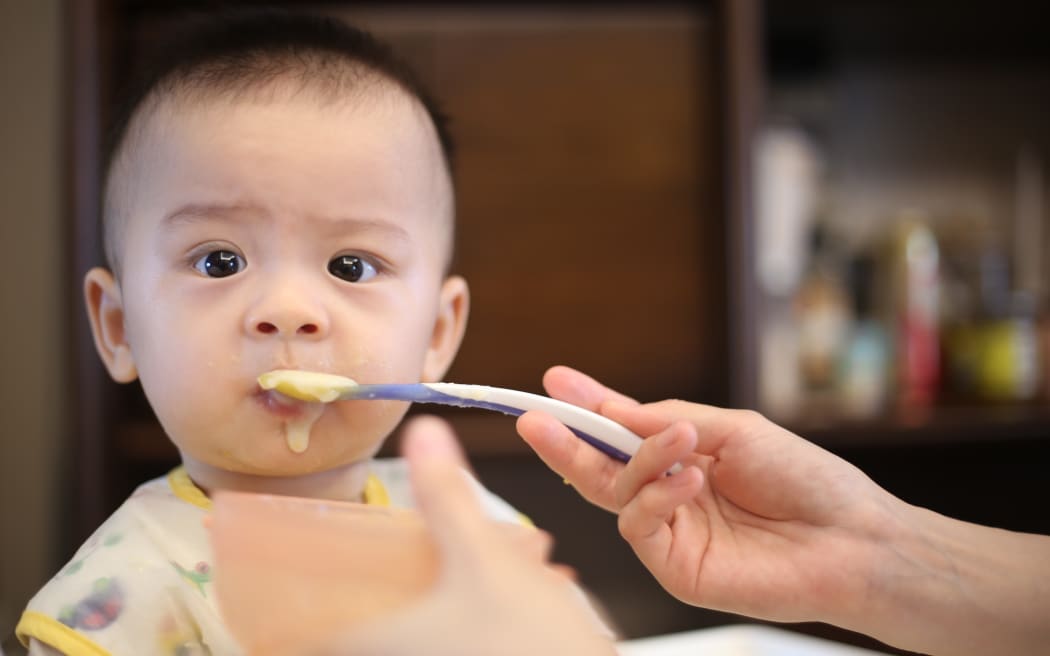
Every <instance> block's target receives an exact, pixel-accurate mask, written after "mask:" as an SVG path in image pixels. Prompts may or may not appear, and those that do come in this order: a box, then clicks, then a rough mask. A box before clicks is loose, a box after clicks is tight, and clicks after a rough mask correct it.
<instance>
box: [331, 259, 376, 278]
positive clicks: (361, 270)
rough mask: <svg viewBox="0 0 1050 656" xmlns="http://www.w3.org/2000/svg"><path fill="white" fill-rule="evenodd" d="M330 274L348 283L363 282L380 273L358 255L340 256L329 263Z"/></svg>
mask: <svg viewBox="0 0 1050 656" xmlns="http://www.w3.org/2000/svg"><path fill="white" fill-rule="evenodd" d="M328 273H330V274H332V275H333V276H335V277H336V278H341V279H343V280H345V281H347V282H362V281H365V280H370V279H372V278H374V277H375V276H376V275H377V274H378V271H376V268H375V267H374V266H372V264H371V263H369V262H368V261H366V260H364V259H362V258H360V257H358V256H356V255H340V256H338V257H334V258H332V261H331V262H329V263H328Z"/></svg>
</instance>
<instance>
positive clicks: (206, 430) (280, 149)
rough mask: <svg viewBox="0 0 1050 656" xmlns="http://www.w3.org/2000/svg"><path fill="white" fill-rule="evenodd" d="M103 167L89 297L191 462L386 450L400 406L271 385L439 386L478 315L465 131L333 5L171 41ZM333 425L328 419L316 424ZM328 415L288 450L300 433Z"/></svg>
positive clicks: (240, 468) (335, 457)
mask: <svg viewBox="0 0 1050 656" xmlns="http://www.w3.org/2000/svg"><path fill="white" fill-rule="evenodd" d="M167 57H168V59H167V60H165V61H161V62H159V64H158V66H157V67H156V68H155V69H152V70H153V73H152V75H151V77H150V79H149V80H148V82H147V83H146V84H145V86H144V87H143V90H142V91H141V92H139V93H138V94H137V95H135V96H134V97H133V101H132V103H131V105H130V107H129V110H128V111H127V112H126V119H125V120H124V121H122V122H121V123H120V124H118V129H117V130H116V132H115V134H116V139H115V141H114V144H115V145H114V147H113V149H112V155H111V157H110V159H109V162H108V165H107V177H106V187H105V195H104V208H103V217H104V236H105V245H106V255H107V259H108V261H109V264H110V270H106V269H94V270H92V271H91V272H89V273H88V275H87V277H86V280H85V294H86V299H87V304H88V309H89V315H90V317H91V320H92V321H91V323H92V327H93V330H94V334H95V341H96V345H97V346H98V350H99V353H100V355H101V356H102V359H103V360H104V362H105V364H106V366H107V368H108V369H109V372H110V374H111V375H112V376H113V377H114V378H115V379H116V380H118V381H121V382H128V381H132V380H134V379H135V378H139V379H140V380H141V382H142V386H143V389H144V390H145V392H146V395H147V397H148V398H149V400H150V403H151V405H152V407H153V409H154V411H155V412H156V414H157V416H158V418H159V419H160V421H161V423H162V425H163V426H164V428H165V430H166V432H167V434H168V435H169V437H170V438H171V439H172V440H173V441H174V442H175V444H176V446H178V447H179V450H180V452H181V453H182V456H183V461H184V463H185V464H186V466H187V469H188V470H189V471H190V474H191V475H193V476H194V477H195V478H197V479H203V480H200V481H199V482H202V483H204V484H205V485H207V479H209V478H210V477H211V474H209V472H213V473H216V474H217V475H223V476H225V475H228V474H229V473H233V474H236V475H242V474H243V475H254V476H297V475H304V474H310V473H315V472H320V471H326V470H330V469H333V468H336V467H339V466H342V465H346V464H349V463H352V462H355V461H358V460H362V459H365V458H367V457H369V456H370V455H372V454H373V453H374V452H375V450H376V449H378V447H379V446H380V444H381V443H382V440H383V439H384V438H385V437H386V436H387V435H388V434H389V433H390V432H391V431H392V430H393V428H394V427H395V426H396V424H397V422H398V421H399V420H400V419H401V417H402V415H403V414H404V412H405V409H406V407H405V405H404V404H399V403H385V402H367V403H366V402H360V403H342V404H335V405H333V406H330V407H328V408H327V409H325V410H324V412H323V414H321V415H320V416H319V417H314V416H313V413H312V412H311V410H310V409H309V408H304V407H303V406H301V405H296V404H287V403H284V402H282V401H281V399H279V398H277V397H275V396H274V395H272V394H270V393H264V392H262V391H261V390H260V389H259V388H258V387H257V384H256V377H257V376H258V375H259V374H261V373H263V372H265V371H268V370H271V369H277V368H301V369H310V370H317V371H327V372H332V373H338V374H341V375H345V376H350V377H352V378H354V379H356V380H358V381H359V382H413V381H419V380H424V381H431V380H438V379H440V378H441V377H442V376H443V375H444V372H445V370H446V369H447V367H448V366H449V364H450V363H451V361H452V358H453V357H454V355H455V353H456V350H457V349H458V346H459V342H460V339H461V337H462V334H463V329H464V326H465V323H466V315H467V306H468V301H467V299H468V295H467V288H466V283H465V282H464V281H463V280H462V279H461V278H459V277H456V276H449V275H448V274H447V269H448V266H449V261H450V258H451V252H452V240H453V220H454V219H453V214H454V207H453V205H454V201H453V190H452V182H451V175H450V171H449V162H448V160H449V151H448V149H449V145H448V138H447V136H446V134H445V130H444V126H443V123H442V121H441V119H440V116H439V114H438V113H437V112H436V111H435V110H434V108H433V104H432V103H431V101H430V100H429V99H428V97H427V95H426V94H425V93H424V92H423V91H422V90H421V88H420V87H419V85H418V84H417V83H416V82H415V81H414V79H413V77H412V76H411V75H410V74H409V73H408V72H407V71H406V69H405V68H404V67H403V66H402V65H401V64H399V63H398V62H397V60H396V59H394V58H393V57H392V56H391V55H390V54H389V53H388V51H387V50H386V49H385V48H384V47H383V46H382V45H380V44H378V43H376V42H375V41H374V40H372V39H371V37H369V36H368V35H366V34H363V33H361V32H358V31H356V30H353V29H351V28H348V27H346V26H344V25H342V24H340V23H339V22H337V21H335V20H333V19H326V18H318V17H303V16H290V15H284V14H274V13H265V14H253V15H242V16H235V17H227V18H223V19H220V20H213V21H211V22H210V23H208V24H207V25H205V26H204V27H203V28H200V29H197V30H196V31H194V32H192V33H188V35H187V36H186V37H185V38H184V39H183V40H182V41H181V42H178V43H177V45H176V46H173V48H172V49H171V50H169V51H168V53H167ZM313 419H316V422H315V423H312V424H311V420H313ZM296 425H311V426H312V429H311V432H310V435H311V440H310V447H309V448H308V449H307V450H306V451H305V452H304V453H302V454H296V453H293V452H292V451H291V450H290V449H289V448H288V446H287V444H286V441H285V433H286V429H287V427H288V426H293V427H294V426H296Z"/></svg>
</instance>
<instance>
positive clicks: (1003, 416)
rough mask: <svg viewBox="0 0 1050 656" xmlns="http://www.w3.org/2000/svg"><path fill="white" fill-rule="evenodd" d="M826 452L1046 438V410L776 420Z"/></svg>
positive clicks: (1049, 411) (1049, 410)
mask: <svg viewBox="0 0 1050 656" xmlns="http://www.w3.org/2000/svg"><path fill="white" fill-rule="evenodd" d="M779 423H782V425H784V426H786V427H787V428H789V429H790V430H792V431H793V432H795V433H797V434H799V435H801V436H803V437H805V438H806V439H808V440H810V441H812V442H815V443H817V444H820V445H822V446H826V447H831V448H834V447H837V446H900V445H906V444H931V445H932V444H949V443H964V442H974V443H975V442H1007V441H1014V440H1018V441H1019V440H1031V439H1046V438H1050V407H1048V406H1045V405H1035V404H1031V405H1016V404H1011V405H1008V404H1003V405H995V406H992V405H988V406H957V407H940V408H929V409H925V410H913V411H909V412H899V411H898V412H890V413H887V414H886V415H884V416H883V417H880V418H878V419H868V420H858V419H847V418H839V419H835V420H828V421H816V420H795V421H792V420H780V421H779Z"/></svg>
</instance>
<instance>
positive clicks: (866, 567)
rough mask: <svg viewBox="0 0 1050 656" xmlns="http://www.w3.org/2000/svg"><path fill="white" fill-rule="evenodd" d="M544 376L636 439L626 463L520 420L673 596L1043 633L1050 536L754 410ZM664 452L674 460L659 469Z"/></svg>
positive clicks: (952, 628)
mask: <svg viewBox="0 0 1050 656" xmlns="http://www.w3.org/2000/svg"><path fill="white" fill-rule="evenodd" d="M544 385H545V387H546V389H547V391H548V393H549V394H550V395H551V396H553V397H555V398H558V399H561V400H564V401H568V402H570V403H574V404H576V405H579V406H582V407H585V408H588V409H591V410H594V411H596V412H600V413H601V414H603V415H605V416H607V417H609V418H611V419H613V420H615V421H617V422H619V423H621V424H623V425H625V426H627V427H628V428H630V429H631V430H633V431H634V432H635V433H637V434H638V435H641V436H643V437H644V438H646V439H645V442H644V443H643V445H642V447H641V448H640V450H639V451H638V453H637V455H635V456H634V458H632V459H631V461H630V462H629V463H628V464H626V465H624V464H622V463H619V462H616V461H614V460H611V459H609V458H607V457H606V456H604V455H603V454H601V453H600V452H598V451H597V450H595V449H593V448H591V447H590V446H589V445H587V444H586V443H584V442H583V441H581V440H579V439H577V438H576V437H575V436H573V435H572V434H571V433H570V432H569V431H568V429H566V428H565V427H564V426H563V425H561V424H560V423H559V422H558V421H556V420H555V419H554V418H552V417H550V416H548V415H544V414H542V413H538V412H531V413H527V414H525V415H523V416H522V417H521V418H519V420H518V431H519V433H520V434H521V435H522V437H523V438H524V439H525V440H526V442H528V443H529V444H530V445H531V446H532V448H533V449H534V450H535V451H536V453H537V454H539V456H540V457H541V458H542V459H543V460H544V461H545V462H546V463H547V464H548V465H549V466H550V467H551V468H552V469H553V470H555V471H556V472H558V473H559V474H561V475H562V476H563V477H564V478H565V479H566V481H567V482H569V483H571V484H572V485H573V486H575V487H576V489H577V490H578V491H579V492H580V494H582V495H583V496H584V497H585V498H587V499H588V500H590V501H591V502H592V503H595V504H597V505H599V506H601V507H603V508H606V509H608V510H610V511H612V512H615V513H618V514H619V528H620V532H621V534H622V535H623V537H624V538H625V539H626V540H627V541H628V542H629V543H630V544H631V547H632V548H633V549H634V551H635V553H636V554H637V556H638V557H639V559H640V560H641V561H642V563H643V564H644V565H645V566H646V567H647V568H648V569H649V570H650V571H651V572H652V573H653V575H654V576H655V577H656V578H657V579H658V580H659V582H660V583H661V584H662V585H663V586H664V587H665V588H666V589H667V590H668V591H669V592H670V593H671V594H673V595H674V596H676V597H678V598H679V599H681V600H682V601H685V602H687V603H690V604H695V605H698V606H703V607H707V608H714V609H720V610H724V611H729V612H734V613H740V614H744V615H749V616H752V617H758V618H764V619H769V620H775V621H789V622H794V621H808V620H816V621H823V622H829V623H832V624H836V625H838V626H842V627H846V628H849V629H852V630H856V631H860V632H863V633H867V634H868V635H872V636H874V637H876V638H879V639H881V640H884V641H886V642H888V643H890V644H894V645H897V646H901V647H904V648H908V649H914V650H923V651H929V652H931V653H935V652H938V651H943V652H946V653H957V654H958V653H989V652H990V651H997V649H1003V650H1005V649H1006V647H1005V644H1006V642H1009V641H1013V643H1014V645H1015V646H1016V647H1018V649H1017V650H1016V651H1019V653H1023V650H1024V648H1025V647H1028V646H1031V645H1038V644H1047V643H1046V640H1047V638H1048V636H1047V631H1048V629H1047V628H1045V625H1046V622H1045V618H1043V619H1040V618H1039V613H1038V611H1037V610H1035V609H1034V607H1033V605H1032V604H1033V600H1041V602H1040V603H1045V602H1047V601H1050V591H1048V590H1050V586H1047V585H1045V583H1040V581H1044V582H1045V581H1047V580H1050V571H1048V569H1050V565H1048V564H1047V563H1048V562H1050V549H1048V545H1050V540H1048V539H1047V538H1045V537H1043V536H1030V535H1024V534H1016V533H1009V532H1006V531H996V530H995V529H989V528H987V527H980V526H975V525H972V524H967V523H965V522H959V521H957V520H952V519H949V518H946V517H943V516H941V515H937V514H936V513H933V512H930V511H928V510H925V509H922V508H916V507H914V506H911V505H909V504H906V503H904V502H903V501H901V500H899V499H897V498H896V497H894V496H893V495H891V494H889V493H888V492H886V491H885V490H883V489H882V488H880V487H879V486H878V485H876V484H875V483H874V482H873V481H872V480H871V479H870V478H868V477H867V476H866V475H865V474H864V473H863V472H861V471H860V470H859V469H857V468H856V467H854V466H853V465H851V464H849V463H848V462H846V461H844V460H842V459H841V458H838V457H837V456H835V455H833V454H831V453H829V452H827V451H825V450H823V449H821V448H819V447H817V446H816V445H814V444H811V443H810V442H807V441H806V440H804V439H802V438H800V437H798V436H796V435H794V434H793V433H791V432H789V431H787V430H785V429H783V428H781V427H780V426H777V425H776V424H774V423H772V422H770V421H768V420H767V419H765V418H764V417H762V416H761V415H759V414H757V413H754V412H750V411H741V410H726V409H721V408H715V407H711V406H705V405H699V404H695V403H687V402H683V401H660V402H658V403H650V404H646V405H641V404H639V403H637V402H636V401H634V400H633V399H630V398H628V397H626V396H624V395H622V394H619V393H618V392H615V391H613V390H611V389H609V388H607V387H605V386H603V385H601V384H600V383H598V382H597V381H595V380H593V379H591V378H589V377H587V376H585V375H584V374H582V373H580V372H577V371H574V370H572V369H569V368H566V367H555V368H553V369H551V370H550V371H548V372H547V374H546V375H545V377H544ZM675 463H682V464H683V465H684V467H683V469H682V470H681V471H680V472H678V473H675V474H674V475H670V476H668V475H666V472H667V471H668V469H669V468H671V466H672V465H674V464H675ZM1010 553H1013V554H1015V556H1016V557H1015V558H1013V559H1011V557H1010V556H1009V555H1001V554H1010ZM991 572H994V573H995V576H994V577H993V576H990V573H991ZM1033 576H1035V577H1036V578H1035V579H1034V582H1033V578H1032V577H1033ZM1040 577H1041V578H1040ZM996 580H997V581H998V582H996ZM1043 607H1044V608H1045V607H1046V606H1043ZM997 646H998V647H997ZM982 650H983V651H982ZM1002 653H1006V651H1003V652H1002Z"/></svg>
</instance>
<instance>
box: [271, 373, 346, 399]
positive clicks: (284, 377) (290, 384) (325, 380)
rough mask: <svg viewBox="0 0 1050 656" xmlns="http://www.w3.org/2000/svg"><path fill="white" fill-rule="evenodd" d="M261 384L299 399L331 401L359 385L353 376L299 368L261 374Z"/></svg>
mask: <svg viewBox="0 0 1050 656" xmlns="http://www.w3.org/2000/svg"><path fill="white" fill-rule="evenodd" d="M259 386H260V387H262V388H263V389H264V390H275V391H277V392H280V393H281V394H284V395H285V396H289V397H291V398H293V399H298V400H299V401H308V402H311V403H331V402H332V401H335V400H336V399H338V398H339V397H340V396H341V395H342V394H343V393H345V392H348V391H350V390H351V389H353V388H354V387H357V382H356V381H354V379H353V378H347V377H346V376H337V375H335V374H325V373H321V372H318V371H302V370H299V369H275V370H273V371H267V372H266V373H264V374H263V375H261V376H259Z"/></svg>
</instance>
